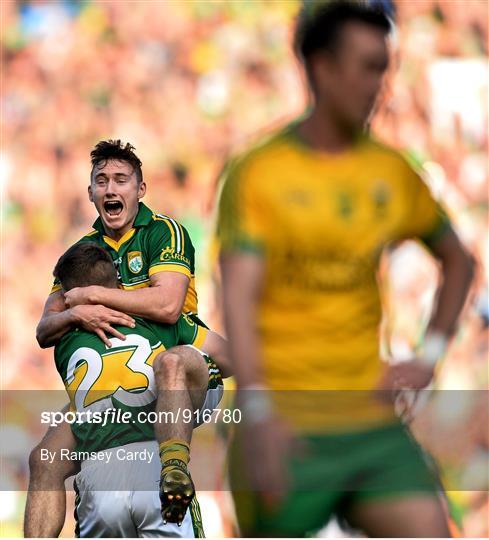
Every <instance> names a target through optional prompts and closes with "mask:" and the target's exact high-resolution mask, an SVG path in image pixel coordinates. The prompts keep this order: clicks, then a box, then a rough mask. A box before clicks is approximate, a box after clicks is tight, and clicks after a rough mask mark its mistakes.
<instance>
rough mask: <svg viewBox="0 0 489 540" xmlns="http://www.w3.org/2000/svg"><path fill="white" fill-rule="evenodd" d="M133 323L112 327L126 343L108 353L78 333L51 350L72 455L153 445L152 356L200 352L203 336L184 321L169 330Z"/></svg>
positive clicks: (116, 342)
mask: <svg viewBox="0 0 489 540" xmlns="http://www.w3.org/2000/svg"><path fill="white" fill-rule="evenodd" d="M135 320H136V326H135V328H127V327H123V326H120V327H117V329H118V330H119V332H121V333H122V334H124V335H125V336H126V339H125V340H124V341H123V340H120V339H117V338H113V337H111V344H112V346H111V347H110V348H108V347H107V346H106V345H105V344H104V343H103V342H102V340H100V339H99V338H98V337H97V336H96V335H95V334H92V333H90V332H86V331H84V330H79V329H76V330H72V331H71V332H69V333H67V334H65V335H64V336H63V337H62V338H61V340H60V342H59V344H58V345H56V347H55V350H54V357H55V362H56V368H57V370H58V372H59V374H60V376H61V378H62V380H63V383H64V385H65V388H66V391H67V392H68V395H69V398H70V410H71V411H72V412H74V413H76V414H77V415H78V416H77V421H76V422H74V423H73V424H72V426H71V427H72V431H73V434H74V435H75V437H76V440H77V451H87V452H98V451H99V450H104V449H108V448H112V447H114V446H119V445H123V444H129V443H132V442H138V441H146V440H152V439H154V431H153V423H151V422H149V421H146V415H147V414H148V413H150V412H152V411H154V409H155V404H156V395H157V392H156V387H155V382H154V375H153V367H152V365H153V361H154V358H155V356H156V355H157V354H158V353H160V352H162V351H164V350H166V349H168V348H170V347H173V346H175V345H181V344H192V345H195V346H196V347H200V346H201V345H202V343H203V342H204V340H205V337H206V335H207V330H206V329H205V328H203V327H201V326H199V325H197V324H195V323H194V322H193V321H192V320H191V319H190V318H189V317H187V316H186V315H181V316H180V319H179V320H178V321H177V323H176V324H175V325H164V324H157V323H153V322H151V321H148V320H145V319H141V318H139V317H135ZM80 413H81V414H80ZM123 413H125V414H126V416H125V421H123V420H124V419H123V416H122V415H123ZM141 413H142V414H141ZM97 419H98V420H97Z"/></svg>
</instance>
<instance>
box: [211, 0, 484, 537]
mask: <svg viewBox="0 0 489 540" xmlns="http://www.w3.org/2000/svg"><path fill="white" fill-rule="evenodd" d="M312 5H313V3H312V2H311V3H307V7H306V8H305V9H304V12H303V13H302V14H301V16H300V18H299V21H298V24H297V28H296V36H295V40H296V47H297V52H298V53H299V56H300V58H301V60H302V61H303V63H304V67H305V71H306V75H307V81H308V85H309V90H310V92H311V95H312V96H313V103H312V105H311V108H310V111H309V112H308V113H307V115H305V116H304V117H302V118H300V119H298V120H297V121H294V122H292V123H291V124H290V125H287V126H286V127H284V128H283V129H281V130H280V131H277V132H276V133H274V134H272V135H271V136H270V137H269V138H268V139H266V140H264V141H262V143H261V144H259V145H257V146H256V147H254V148H253V149H251V150H250V151H248V152H246V153H244V154H243V155H241V156H240V157H238V158H237V159H235V160H234V161H232V162H230V164H229V165H228V166H227V168H226V170H225V173H224V185H223V190H222V195H221V200H220V208H219V226H218V236H219V241H220V244H221V269H222V280H223V298H224V306H225V319H226V326H227V335H228V339H229V345H230V353H231V357H232V360H233V365H234V366H235V370H236V377H237V384H238V390H239V394H240V395H241V397H240V401H239V403H241V407H242V409H243V420H244V421H245V420H246V419H248V420H247V423H246V425H245V426H244V427H243V431H244V433H242V435H243V438H242V439H241V442H242V445H241V446H238V445H237V447H236V453H235V455H234V457H233V460H232V461H233V463H234V466H233V467H232V468H231V475H232V486H233V491H234V493H235V502H236V509H237V515H238V519H239V522H240V525H241V531H242V534H243V535H246V536H248V535H250V536H253V535H258V536H269V535H270V536H303V535H305V534H306V533H310V532H311V531H314V530H317V529H319V528H320V527H322V526H323V525H324V524H325V523H327V521H328V519H329V517H330V516H331V515H332V514H333V513H336V514H340V515H341V516H343V517H346V518H347V519H348V520H349V522H350V523H351V524H352V525H353V526H355V527H357V528H360V529H362V530H363V531H364V532H365V533H367V534H368V535H371V536H380V537H395V536H406V537H419V536H421V537H430V536H434V537H436V536H449V531H448V528H447V525H446V519H445V515H444V512H443V509H442V506H441V504H440V501H439V498H438V496H437V493H436V490H437V485H436V483H435V481H434V479H433V478H432V475H431V473H430V471H429V469H428V467H427V464H426V463H425V461H424V459H423V457H422V454H421V450H420V448H419V447H418V446H417V445H416V444H415V443H414V442H413V440H412V438H411V437H410V436H409V434H408V433H407V432H406V430H405V428H404V427H403V426H402V424H401V423H400V422H399V421H398V420H397V419H396V418H395V417H394V414H393V410H392V405H389V406H388V405H387V404H383V403H381V402H380V401H378V400H376V399H375V398H374V396H375V394H376V393H375V391H374V389H376V388H379V387H380V388H387V389H389V388H393V387H394V386H396V385H399V384H400V385H402V386H406V387H411V388H414V389H420V388H423V387H425V386H426V385H428V383H429V382H430V380H431V379H432V377H433V372H434V371H433V367H434V363H435V362H436V360H437V359H438V358H439V357H441V356H442V355H443V353H444V350H445V347H446V345H447V342H448V340H449V338H450V336H451V335H452V334H453V332H454V330H455V328H456V323H457V319H458V316H459V314H460V311H461V309H462V306H463V304H464V301H465V299H466V295H467V291H468V289H469V284H470V282H471V276H472V271H473V270H472V267H473V263H472V258H471V256H470V255H469V254H468V253H467V251H466V250H465V248H464V247H463V245H462V244H461V242H460V240H459V238H458V237H457V235H456V233H455V232H454V230H453V229H452V227H451V225H450V222H449V220H448V218H447V216H446V214H445V213H444V212H443V211H442V210H441V209H440V207H439V206H438V204H437V203H436V202H435V201H434V200H433V198H432V196H431V194H430V192H429V190H428V188H427V186H426V185H425V184H424V182H423V181H422V180H421V178H420V176H419V175H418V174H417V173H416V172H415V171H414V170H413V169H412V168H411V166H410V165H409V164H408V163H407V162H406V161H405V160H404V159H403V157H401V155H400V154H399V153H398V152H396V151H395V150H393V149H391V148H389V147H387V146H384V145H383V144H380V143H378V142H376V141H375V140H374V139H373V138H372V137H371V136H370V135H369V134H368V133H367V132H366V131H365V125H366V123H367V121H368V119H369V116H370V114H371V113H372V111H373V108H374V105H375V102H376V98H377V96H378V93H379V90H380V88H381V85H382V80H383V75H384V72H385V70H386V68H387V64H388V50H387V43H386V37H387V35H388V32H389V27H390V24H389V21H388V19H387V18H386V16H385V15H384V14H383V13H382V12H380V11H376V10H375V9H374V8H372V7H368V6H367V5H366V4H364V3H360V2H356V3H353V2H346V1H342V2H338V1H331V2H327V3H324V4H323V5H322V6H320V7H317V8H316V10H314V8H313V7H311V6H312ZM407 238H417V239H420V240H421V241H423V242H424V245H425V246H426V247H427V248H428V249H429V250H430V252H431V254H432V255H433V257H435V258H436V260H437V261H438V263H439V267H440V278H441V284H440V288H439V291H438V295H437V301H436V305H435V306H434V309H433V313H432V317H431V320H430V322H429V326H428V329H427V332H426V335H425V338H424V347H423V348H422V349H421V350H420V351H417V352H413V357H412V360H411V361H408V362H405V363H402V364H397V365H393V366H392V367H391V368H389V369H387V368H385V367H384V364H383V362H382V361H381V357H380V353H379V343H378V328H379V323H380V320H381V315H382V309H381V304H380V298H379V291H378V284H377V279H376V273H377V269H378V265H379V259H380V256H381V253H382V250H383V248H384V247H385V246H386V245H387V244H389V243H390V242H394V241H399V240H402V239H407ZM284 328H286V330H285V331H284ZM386 369H387V372H385V370H386ZM260 389H261V391H260ZM267 390H273V393H270V392H268V393H267ZM293 438H295V439H300V440H301V441H302V445H301V446H305V449H303V452H302V453H301V451H300V450H298V447H297V445H294V444H292V439H293ZM296 442H297V441H296ZM243 462H244V463H245V464H247V470H248V473H249V475H248V476H249V477H243V476H242V474H241V468H240V467H241V464H242V463H243ZM250 483H251V486H250Z"/></svg>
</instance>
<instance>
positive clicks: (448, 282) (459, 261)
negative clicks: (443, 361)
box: [429, 253, 474, 336]
mask: <svg viewBox="0 0 489 540" xmlns="http://www.w3.org/2000/svg"><path fill="white" fill-rule="evenodd" d="M441 264H442V282H441V285H440V287H439V289H438V293H437V299H436V302H435V306H434V309H433V315H432V317H431V320H430V323H429V329H430V330H436V331H438V332H441V333H442V334H444V335H446V336H451V335H452V334H453V333H454V332H455V329H456V325H457V321H458V318H459V316H460V312H461V311H462V309H463V307H464V304H465V301H466V299H467V295H468V292H469V289H470V285H471V282H472V279H473V275H474V264H473V260H472V258H471V256H470V255H468V254H466V253H464V254H462V255H459V256H458V257H456V258H453V259H448V260H444V261H441Z"/></svg>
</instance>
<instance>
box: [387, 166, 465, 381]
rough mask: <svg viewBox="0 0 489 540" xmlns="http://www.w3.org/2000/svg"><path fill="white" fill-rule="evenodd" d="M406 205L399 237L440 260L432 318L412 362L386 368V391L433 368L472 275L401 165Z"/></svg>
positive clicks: (425, 377) (431, 203) (445, 223)
mask: <svg viewBox="0 0 489 540" xmlns="http://www.w3.org/2000/svg"><path fill="white" fill-rule="evenodd" d="M407 179H408V185H409V187H410V188H411V197H410V198H411V201H412V206H411V208H410V212H409V214H408V219H407V220H406V225H405V230H404V237H406V238H418V239H420V240H422V241H423V242H424V244H425V246H426V247H427V248H428V249H429V250H430V252H431V254H432V255H433V256H434V257H435V258H436V259H437V261H438V262H439V264H440V284H439V287H438V291H437V295H436V301H435V304H434V306H433V310H432V316H431V319H430V322H429V325H428V328H427V331H426V334H425V336H424V339H423V341H422V343H421V344H420V347H419V348H418V350H417V351H416V352H415V354H414V355H413V360H414V361H413V362H403V363H399V364H397V365H394V366H391V367H390V369H389V370H388V371H387V373H386V375H385V377H384V380H383V381H382V383H381V387H383V388H387V389H392V388H395V387H396V386H399V385H400V384H401V382H402V384H403V385H404V386H406V387H410V388H414V389H422V388H425V387H426V386H427V385H428V384H429V383H430V382H431V380H432V378H433V375H434V373H435V367H436V364H437V363H438V361H439V360H441V359H442V358H443V356H444V355H445V352H446V350H447V347H448V342H449V340H450V338H451V337H452V335H453V334H454V332H455V330H456V326H457V322H458V319H459V317H460V313H461V311H462V309H463V306H464V304H465V301H466V299H467V295H468V292H469V288H470V284H471V282H472V279H473V274H474V262H473V258H472V256H471V255H470V254H469V253H468V251H467V249H466V248H465V247H464V246H463V244H462V242H461V241H460V239H459V237H458V236H457V234H456V233H455V231H454V230H453V228H452V226H451V224H450V221H449V218H448V216H447V214H446V213H445V211H444V210H443V209H442V208H441V206H440V205H439V204H438V203H437V202H436V201H435V200H434V198H433V197H432V195H431V193H430V191H429V189H428V187H427V185H426V184H425V183H424V182H423V181H422V180H421V178H420V177H419V176H418V175H417V174H416V173H415V172H414V171H413V170H412V169H410V168H408V169H407Z"/></svg>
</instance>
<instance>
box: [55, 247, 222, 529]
mask: <svg viewBox="0 0 489 540" xmlns="http://www.w3.org/2000/svg"><path fill="white" fill-rule="evenodd" d="M54 274H55V276H56V278H57V279H58V280H59V282H60V283H61V285H62V287H63V291H69V290H72V289H73V288H75V287H81V286H88V285H99V286H102V287H107V288H114V289H117V288H118V280H117V272H116V270H115V268H114V266H113V264H112V259H111V257H110V255H109V254H108V253H107V251H105V250H104V249H103V248H102V247H100V246H98V245H97V244H95V243H93V242H90V243H82V244H76V245H74V246H72V247H71V248H70V249H69V250H68V251H67V252H66V253H65V254H64V255H63V256H62V257H61V258H60V260H59V261H58V263H57V265H56V268H55V270H54ZM135 321H136V324H135V326H134V328H127V327H124V326H119V329H120V332H122V333H123V334H124V336H125V339H124V340H121V339H118V338H113V339H112V341H111V346H110V347H107V346H106V345H105V344H104V342H103V341H102V340H101V339H100V338H99V337H98V336H97V335H95V334H94V333H92V332H88V331H84V330H80V329H74V330H71V331H70V332H68V333H67V334H65V335H64V336H63V337H62V338H61V340H60V341H59V343H58V344H57V345H56V347H55V354H54V356H55V361H56V368H57V370H58V372H59V374H60V376H61V378H62V380H63V383H64V384H65V387H66V391H67V392H68V395H69V396H70V401H71V408H70V410H71V411H76V412H79V413H81V414H84V415H86V414H87V413H88V412H91V413H94V412H95V411H96V412H98V414H105V413H106V412H108V411H110V410H113V411H114V412H115V411H120V413H124V414H125V415H128V416H129V418H128V419H127V421H125V422H121V421H118V420H111V418H112V417H111V416H110V415H109V416H107V423H105V422H93V421H84V422H74V423H73V424H72V425H71V429H72V431H73V434H74V436H75V438H76V440H77V445H76V453H75V454H74V455H75V456H79V455H80V456H81V457H80V460H81V471H80V472H79V473H78V474H77V476H76V478H75V484H74V485H75V491H76V493H77V498H76V507H75V517H76V520H77V524H76V526H77V529H76V533H77V536H80V537H83V538H86V537H92V538H100V537H102V538H105V537H155V536H177V537H185V538H188V537H194V536H195V537H201V536H203V529H202V522H201V518H200V510H199V506H198V503H197V500H196V499H192V498H193V492H194V488H193V485H191V480H190V482H189V483H188V485H184V484H185V483H182V482H181V479H180V478H179V476H181V475H182V470H184V471H185V472H186V463H183V462H182V461H181V454H182V450H181V448H180V444H179V443H178V441H175V440H170V441H163V442H164V443H165V444H166V446H167V447H168V449H169V450H168V454H169V457H170V459H171V465H170V464H169V465H168V472H167V478H166V484H167V485H166V486H165V490H166V491H167V492H168V493H169V498H170V504H169V505H168V508H167V514H168V515H167V514H165V515H163V516H162V513H161V507H160V500H159V496H158V490H157V479H158V477H159V475H160V462H159V459H158V443H157V441H156V440H155V432H154V429H153V428H154V422H153V423H152V422H150V421H148V420H146V419H147V418H148V413H151V412H153V411H155V405H156V400H157V399H158V400H160V399H162V400H163V401H164V402H165V401H166V400H165V398H166V397H167V396H168V394H169V393H171V392H170V391H171V390H173V391H175V392H182V393H183V392H188V396H189V400H190V402H191V410H192V411H201V412H203V411H204V410H205V411H212V410H213V409H214V408H215V407H216V406H217V404H218V403H219V401H220V399H221V396H222V388H223V387H222V380H221V377H220V374H219V371H218V370H217V368H216V365H215V364H214V363H213V362H211V361H210V359H209V358H208V357H206V356H205V354H209V355H211V354H212V355H214V356H219V350H220V349H221V341H222V338H221V337H220V336H219V335H217V334H215V333H214V332H211V331H209V330H207V329H205V328H204V327H202V326H199V325H197V324H195V322H194V321H192V320H191V319H190V318H189V317H187V316H186V315H180V317H179V319H178V320H177V322H176V323H175V324H159V323H154V322H151V321H148V320H144V319H142V318H139V317H136V319H135ZM186 344H188V345H192V346H193V347H192V348H189V347H185V346H184V347H181V346H180V347H175V346H177V345H186ZM200 351H202V353H204V354H202V353H201V352H200ZM175 362H180V363H182V364H183V363H185V364H186V366H187V367H186V369H185V372H182V373H180V374H179V375H178V377H176V378H175V380H173V378H172V377H169V378H168V373H165V369H164V367H163V366H164V365H165V364H168V363H169V364H171V363H175ZM153 368H154V373H153ZM167 379H168V380H167ZM181 379H186V383H185V384H184V383H183V381H182V380H181ZM162 393H163V395H162ZM170 399H171V398H170ZM169 401H170V400H169ZM163 410H164V411H167V410H168V409H167V407H166V403H163ZM192 418H195V417H194V416H192ZM189 423H190V425H191V426H192V425H198V422H195V423H193V422H189ZM94 452H98V453H99V456H102V457H105V459H100V460H97V459H95V460H94V459H92V458H90V457H85V456H84V454H79V453H94ZM92 455H93V454H92ZM109 456H110V457H109ZM127 456H130V457H131V458H134V459H132V460H127V459H126V457H127ZM185 476H186V475H185ZM173 484H177V487H178V489H177V491H175V492H173V491H172V488H174V485H173ZM186 499H188V500H186ZM187 507H190V512H187V511H186V510H187ZM170 515H171V516H172V517H173V518H174V519H173V520H172V521H176V522H177V523H178V525H179V526H178V527H177V525H176V524H175V523H167V519H166V518H168V517H169V516H170ZM168 521H170V520H168ZM180 526H181V528H179V527H180Z"/></svg>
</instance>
